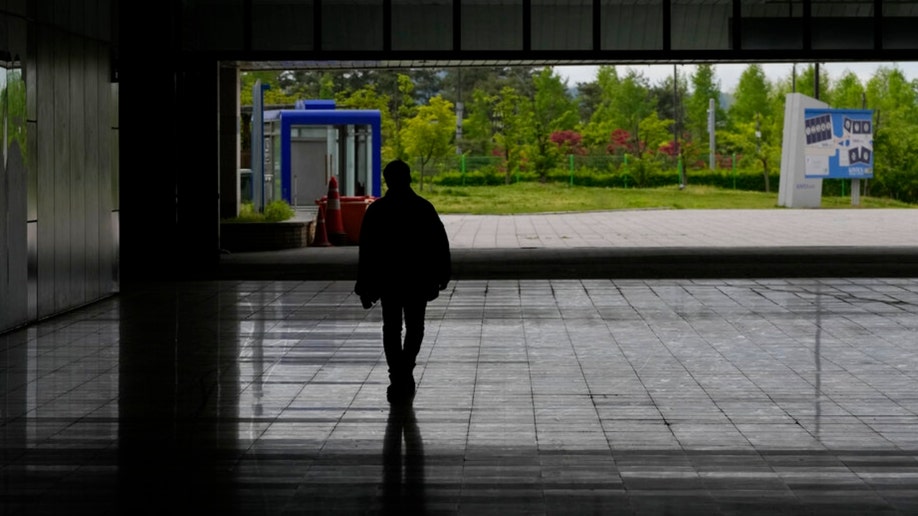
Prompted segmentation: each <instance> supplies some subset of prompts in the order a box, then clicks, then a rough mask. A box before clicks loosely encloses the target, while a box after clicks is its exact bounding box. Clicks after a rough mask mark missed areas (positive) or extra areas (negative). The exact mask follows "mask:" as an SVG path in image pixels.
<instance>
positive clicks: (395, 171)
mask: <svg viewBox="0 0 918 516" xmlns="http://www.w3.org/2000/svg"><path fill="white" fill-rule="evenodd" d="M383 179H385V180H386V186H388V187H389V188H390V189H392V188H405V187H407V186H408V185H410V184H411V168H410V167H408V164H407V163H405V162H404V161H402V160H400V159H396V160H392V161H390V162H389V164H388V165H386V168H385V169H384V170H383Z"/></svg>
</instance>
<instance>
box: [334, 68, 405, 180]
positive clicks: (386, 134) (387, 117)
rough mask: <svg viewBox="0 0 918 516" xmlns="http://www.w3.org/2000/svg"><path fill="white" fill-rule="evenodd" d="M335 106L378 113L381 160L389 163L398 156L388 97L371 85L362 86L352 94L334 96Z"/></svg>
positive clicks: (398, 138) (396, 139)
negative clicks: (373, 110) (370, 110)
mask: <svg viewBox="0 0 918 516" xmlns="http://www.w3.org/2000/svg"><path fill="white" fill-rule="evenodd" d="M335 104H336V105H337V106H338V107H339V108H342V109H375V110H378V111H379V117H380V131H381V132H382V159H383V161H384V162H388V161H391V160H393V159H395V158H396V156H397V155H398V149H396V147H395V145H396V144H397V143H398V142H399V141H401V140H400V137H399V135H398V134H397V132H396V129H395V121H393V120H392V114H391V113H390V112H389V96H388V95H381V94H380V93H379V92H377V91H376V87H375V86H372V85H368V86H364V87H363V88H360V89H359V90H357V91H353V92H339V93H338V94H337V95H335Z"/></svg>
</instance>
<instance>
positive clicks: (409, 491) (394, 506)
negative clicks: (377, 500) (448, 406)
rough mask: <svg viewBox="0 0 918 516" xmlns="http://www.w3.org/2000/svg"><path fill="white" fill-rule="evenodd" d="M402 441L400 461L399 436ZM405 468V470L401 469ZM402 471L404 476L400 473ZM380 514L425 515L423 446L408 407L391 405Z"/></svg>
mask: <svg viewBox="0 0 918 516" xmlns="http://www.w3.org/2000/svg"><path fill="white" fill-rule="evenodd" d="M403 435H404V440H405V454H404V461H403V459H402V436H403ZM403 466H404V468H403ZM403 472H404V477H403V476H402V473H403ZM383 512H384V513H385V514H424V513H425V512H426V510H425V503H424V443H423V442H422V440H421V432H420V431H419V430H418V423H417V420H416V419H415V418H414V408H413V407H412V406H411V405H410V404H404V405H403V404H394V405H392V406H391V408H390V410H389V419H388V421H387V422H386V437H385V441H384V442H383Z"/></svg>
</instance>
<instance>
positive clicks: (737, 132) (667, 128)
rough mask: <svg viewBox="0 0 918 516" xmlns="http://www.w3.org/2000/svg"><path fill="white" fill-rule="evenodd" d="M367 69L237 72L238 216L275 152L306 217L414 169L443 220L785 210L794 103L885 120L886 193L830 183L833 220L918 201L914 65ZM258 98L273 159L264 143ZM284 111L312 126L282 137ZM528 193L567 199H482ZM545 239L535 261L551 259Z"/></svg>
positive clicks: (272, 166) (272, 172) (258, 67)
mask: <svg viewBox="0 0 918 516" xmlns="http://www.w3.org/2000/svg"><path fill="white" fill-rule="evenodd" d="M361 64H362V63H356V62H355V63H347V62H328V63H321V62H318V63H317V62H311V63H304V64H301V65H299V66H297V65H296V64H295V63H291V62H285V63H283V64H279V63H271V62H259V63H240V64H239V70H240V82H239V84H240V94H239V98H240V99H241V102H240V104H241V106H240V117H241V120H242V123H241V124H240V128H241V131H242V134H241V138H240V140H239V141H241V142H242V143H241V145H240V149H239V154H240V161H241V163H242V166H241V169H242V170H241V172H240V177H239V182H240V184H241V189H242V192H243V195H242V196H241V197H240V199H239V204H240V206H242V205H243V204H244V203H246V202H251V195H252V192H253V189H252V181H253V179H252V178H253V177H254V176H253V174H252V173H251V170H252V169H253V168H255V167H254V165H253V161H252V159H253V155H255V154H259V151H261V159H263V160H264V163H265V165H264V166H265V169H264V172H263V176H262V177H263V179H262V181H264V183H263V185H264V186H263V189H264V192H266V194H265V195H266V197H265V199H268V200H270V199H283V200H285V201H286V202H288V203H290V204H292V205H293V207H294V208H295V209H296V210H299V211H302V210H304V209H307V208H308V207H315V206H317V205H318V204H319V200H320V199H321V197H322V196H323V195H325V192H326V187H327V183H328V180H329V178H330V177H332V176H337V177H338V186H339V189H340V192H341V194H342V195H347V196H354V195H367V196H379V195H381V194H382V192H383V190H384V187H383V185H381V184H380V183H381V180H380V178H379V175H378V171H379V168H381V166H382V165H384V164H385V163H386V162H388V161H390V160H392V159H396V158H398V159H403V160H405V161H407V162H409V163H410V165H411V166H412V168H413V170H414V173H415V187H416V189H418V190H420V191H421V192H422V194H423V195H426V196H430V197H432V198H433V202H435V204H437V203H440V205H439V206H438V208H439V209H440V211H441V214H494V215H497V214H507V215H509V214H525V213H529V214H532V213H542V212H577V211H588V210H622V209H635V208H655V209H679V208H699V209H766V208H776V207H778V202H777V200H778V196H779V190H780V182H781V167H782V164H781V159H782V156H781V153H782V147H783V141H782V139H783V138H784V123H785V120H784V118H785V113H784V109H785V98H786V96H787V94H789V93H793V92H797V93H802V94H804V95H807V96H810V97H813V98H816V99H820V100H822V101H825V102H826V103H827V104H828V105H830V106H832V107H837V108H846V109H866V110H871V111H872V116H873V117H874V120H873V124H874V126H875V127H876V128H877V130H876V131H877V132H876V137H875V140H876V149H875V170H876V174H875V178H873V179H869V180H865V181H860V182H858V183H853V182H852V181H850V180H846V179H826V180H823V181H822V195H823V207H826V208H849V207H853V208H890V207H909V206H911V205H913V204H914V203H916V202H918V191H916V190H915V189H914V188H913V186H912V184H913V182H914V177H918V169H915V167H914V166H912V165H911V164H909V163H907V162H906V161H905V160H903V159H902V158H901V157H902V156H907V155H909V154H910V153H911V152H910V150H909V148H908V145H910V144H909V143H908V142H909V141H911V137H910V134H911V128H912V127H913V126H914V123H916V122H918V116H916V114H918V102H916V95H915V87H914V84H915V82H916V81H918V64H916V63H913V62H905V63H894V62H830V63H792V62H785V63H705V64H689V63H679V64H624V65H612V64H608V65H603V64H581V63H565V64H551V63H533V62H528V63H522V62H503V63H501V62H492V63H472V62H469V63H465V62H458V63H441V64H440V65H438V64H436V63H433V64H427V63H423V62H417V63H410V64H415V65H416V66H411V67H399V66H396V65H394V64H388V65H380V66H376V67H367V66H363V67H361V66H360V65H361ZM399 64H401V65H405V63H399ZM256 83H257V84H260V85H262V86H261V87H262V90H261V91H263V106H262V110H263V115H262V116H263V123H264V131H263V135H262V136H260V137H263V138H264V143H263V145H262V149H259V148H258V147H257V146H253V145H252V137H251V135H252V134H253V133H252V131H251V128H252V120H253V115H252V114H253V113H254V112H255V111H254V108H253V105H252V104H253V102H255V101H253V100H252V99H253V91H254V90H253V88H254V87H255V85H256ZM265 84H267V85H268V87H264V85H265ZM310 103H314V104H317V105H321V106H323V107H325V108H330V109H331V110H332V111H334V110H340V112H339V113H338V114H339V115H341V116H342V117H345V116H350V115H347V113H360V112H366V113H378V114H379V128H378V131H375V130H374V127H373V126H371V125H360V124H359V123H358V124H353V123H347V122H346V121H345V123H339V122H336V121H332V123H328V124H326V125H322V124H319V125H313V126H310V125H304V123H303V118H302V117H305V116H307V113H309V110H308V109H306V106H307V105H308V104H310ZM712 107H713V109H712ZM296 109H300V111H299V114H297V113H298V112H297V111H296ZM279 113H283V114H284V116H288V117H293V116H297V117H300V118H299V119H297V120H296V121H294V122H291V123H290V124H288V127H291V128H292V129H290V130H288V131H287V133H285V134H284V135H281V129H280V128H281V127H282V125H283V124H280V123H278V121H279V120H280V118H281V116H280V115H279ZM325 122H328V121H325ZM323 123H324V122H323ZM291 124H292V125H291ZM336 124H337V125H336ZM376 132H378V134H376ZM371 144H372V145H376V146H378V149H379V150H378V151H373V150H372V149H373V147H372V146H371ZM285 146H286V147H285ZM288 147H289V148H288ZM377 153H378V154H377ZM284 159H286V160H287V162H284ZM306 163H309V165H306ZM304 170H311V171H313V172H311V173H306V172H303V171H304ZM307 179H308V180H307ZM527 186H532V187H536V186H538V187H540V188H543V189H544V188H551V187H554V189H553V190H550V191H549V192H548V193H542V197H538V196H536V197H526V198H525V199H524V200H522V201H521V200H513V199H514V197H513V196H512V195H510V196H509V197H507V198H506V199H510V200H504V199H505V198H503V197H502V198H501V200H499V201H497V202H494V201H492V208H491V209H487V208H482V205H481V204H480V203H476V202H475V200H476V199H477V198H480V197H481V198H483V197H485V195H484V194H485V192H487V195H488V196H492V195H495V194H494V192H502V193H505V192H509V191H511V190H512V189H514V188H518V189H523V188H526V187H527ZM853 189H856V190H853ZM584 191H586V194H584V193H583V192H584ZM575 193H576V195H575ZM599 193H601V194H602V195H594V194H599ZM638 193H640V194H643V195H641V196H640V197H639V200H629V199H631V198H632V197H635V196H636V195H637V194H638ZM527 195H529V194H527ZM578 195H579V197H578ZM721 195H729V196H730V198H729V200H723V199H720V198H719V196H721ZM584 196H586V197H590V198H591V200H590V201H589V202H590V203H589V204H584V203H585V202H586V201H584V200H583V199H584ZM744 196H745V197H744ZM855 196H857V203H858V204H856V205H852V202H853V201H854V197H855ZM568 197H570V200H569V201H570V202H566V200H567V199H568ZM597 197H598V200H596V199H594V198H597ZM492 198H493V197H492ZM629 203H631V204H629ZM638 203H640V204H638ZM310 216H312V212H311V213H310ZM561 238H564V237H563V236H562V237H561ZM532 240H533V241H534V243H533V242H530V243H528V244H527V243H523V244H521V247H539V246H540V244H539V242H538V239H532ZM674 244H675V243H674ZM307 245H308V242H307ZM598 245H602V244H601V243H600V244H598Z"/></svg>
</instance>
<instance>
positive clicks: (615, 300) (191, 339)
mask: <svg viewBox="0 0 918 516" xmlns="http://www.w3.org/2000/svg"><path fill="white" fill-rule="evenodd" d="M899 211H901V213H895V214H889V213H888V212H885V211H884V212H880V215H882V217H887V216H888V217H903V219H902V220H903V221H902V222H901V224H902V225H901V226H897V227H896V228H893V227H891V224H892V223H891V222H890V220H891V219H890V218H882V217H880V215H874V214H873V212H872V211H858V212H857V214H858V215H860V214H862V213H867V214H869V215H868V216H877V217H880V218H879V219H870V220H871V221H872V222H870V223H869V224H868V223H867V222H864V220H862V219H859V220H858V222H850V223H848V222H846V224H847V225H846V226H845V227H846V228H848V229H849V230H850V229H853V228H862V229H863V231H861V232H855V233H857V234H859V235H861V236H860V237H859V238H861V239H862V240H844V239H842V237H844V235H845V234H847V233H848V231H845V230H839V231H838V232H837V233H835V234H836V235H837V237H834V238H839V239H842V240H841V241H838V240H835V239H834V238H833V239H828V238H826V240H818V238H820V237H819V235H822V234H823V232H824V231H829V229H828V228H826V227H823V228H822V230H820V231H816V230H815V229H812V228H811V229H807V230H805V231H804V230H802V233H803V234H805V235H809V236H808V237H807V238H809V239H810V243H811V244H814V246H810V247H820V244H821V243H823V242H824V243H826V245H825V246H823V247H822V249H823V251H824V252H825V253H832V252H836V251H837V250H838V249H840V248H842V247H846V246H851V245H853V246H854V247H855V249H862V250H863V249H872V250H873V251H871V252H876V253H880V252H881V251H882V252H890V251H891V250H894V248H896V247H897V246H899V248H900V249H904V250H906V251H907V250H908V246H912V245H915V244H916V242H915V235H914V232H913V231H909V229H910V228H911V227H914V226H909V224H910V223H911V222H910V221H911V219H909V217H910V216H912V215H910V213H911V212H909V211H902V210H899ZM812 213H813V214H814V215H815V216H816V217H821V216H822V214H823V213H826V212H823V211H814V212H812ZM904 214H907V215H904ZM639 215H645V216H648V217H650V218H645V219H640V218H637V219H633V220H630V219H629V220H630V222H627V221H623V220H621V219H618V218H617V217H613V216H612V215H609V214H596V215H591V214H584V215H582V216H581V217H580V218H577V217H568V216H556V217H552V216H538V217H529V216H527V217H513V218H490V217H483V218H476V217H466V216H449V217H444V218H445V221H446V225H447V227H448V229H449V232H450V235H451V237H452V238H453V245H454V248H455V249H456V251H457V256H460V257H461V259H464V260H472V259H477V260H478V261H479V262H481V263H485V264H487V263H488V262H490V263H491V265H492V266H494V267H496V266H497V264H498V263H501V261H502V260H503V259H504V258H505V257H507V256H509V254H508V253H511V252H513V251H520V250H519V249H514V248H513V246H512V241H513V238H517V242H519V238H520V236H519V235H527V234H529V233H528V231H530V229H526V228H532V227H535V228H539V229H538V231H537V233H538V234H539V235H541V236H539V238H538V240H539V242H541V243H540V244H538V245H544V246H550V245H559V246H560V245H579V243H586V242H591V241H592V240H591V239H592V238H594V237H592V236H590V234H588V231H592V232H593V233H594V234H596V235H599V234H602V235H607V236H604V237H603V238H608V239H610V240H612V239H613V237H611V236H608V233H609V232H611V231H613V228H619V231H625V229H626V228H630V230H629V231H630V234H632V235H635V236H634V238H635V239H638V238H646V239H648V240H642V241H641V242H643V244H642V245H647V246H649V245H650V244H649V242H650V240H652V239H655V238H663V239H664V240H661V242H662V243H663V244H666V243H667V242H669V241H668V240H665V239H666V238H670V237H672V238H674V239H675V235H676V234H679V233H680V232H687V231H689V230H690V228H694V229H695V231H696V233H695V235H696V237H692V238H688V237H687V238H686V240H685V241H684V242H685V244H686V245H688V243H689V242H691V243H692V245H693V247H695V248H698V247H704V246H705V245H707V246H708V247H707V249H716V247H717V246H714V245H713V244H711V243H710V240H701V239H699V238H698V237H697V235H699V234H702V233H704V232H698V228H699V223H700V220H701V219H700V218H699V217H701V215H696V214H694V212H684V213H681V212H675V211H672V212H669V211H667V212H653V213H643V212H635V213H626V214H622V217H638V216H639ZM676 215H679V216H683V217H686V218H687V219H690V222H691V223H689V222H685V224H684V225H680V224H682V223H680V222H679V221H678V217H677V218H665V217H673V216H676ZM713 215H717V214H713ZM594 216H595V217H596V219H595V220H593V221H592V222H589V223H587V224H583V222H584V221H585V220H586V219H588V218H590V217H594ZM781 216H783V215H781ZM843 216H845V217H847V216H848V215H847V214H845V215H843ZM658 217H664V218H663V219H660V218H658ZM651 218H652V219H651ZM702 218H703V217H702ZM715 218H716V217H715ZM752 218H753V219H754V218H755V217H752ZM740 219H741V217H738V216H737V217H734V220H735V221H736V220H740ZM641 220H643V221H644V222H643V224H639V222H640V221H641ZM651 220H653V221H655V222H653V223H651V222H650V221H651ZM573 221H577V223H576V224H574V223H573ZM715 222H716V221H715V220H713V219H710V220H708V221H707V222H706V223H703V224H701V227H702V228H704V229H705V230H706V231H708V232H709V236H710V238H711V239H713V238H715V236H716V235H720V234H722V233H727V232H728V233H731V234H734V235H736V233H737V232H738V229H737V227H736V225H735V224H734V225H733V226H732V229H731V231H726V230H724V229H723V228H722V227H718V226H716V224H715ZM745 222H750V223H752V222H751V221H750V220H745ZM829 222H830V221H828V220H824V222H823V226H825V225H826V224H828V223H829ZM832 222H837V219H832ZM721 223H722V224H723V223H724V222H723V220H722V219H721ZM544 224H548V225H549V226H550V227H551V228H553V230H552V231H548V230H544V231H543V229H541V228H543V227H544ZM603 224H605V226H603ZM756 224H758V225H756V226H754V227H753V229H755V231H751V232H750V233H751V234H750V235H747V236H744V237H739V236H734V237H733V238H734V240H733V242H735V243H736V245H740V246H750V245H752V246H753V248H754V247H755V246H760V247H759V252H761V253H765V252H766V248H765V246H766V243H767V242H764V241H755V240H751V239H753V238H755V237H754V236H753V235H759V236H760V237H762V238H764V237H763V235H766V234H770V235H773V236H780V235H783V234H784V233H783V232H781V231H777V230H774V231H771V233H767V231H769V230H768V228H769V227H771V226H773V225H776V219H768V220H765V221H759V222H756ZM861 224H865V226H863V227H862V226H861ZM870 224H872V225H874V226H877V227H875V230H874V231H870V230H869V228H868V227H867V226H869V225H870ZM504 228H514V229H513V231H510V230H509V229H504ZM573 228H577V230H578V231H580V232H581V233H580V236H578V237H575V238H563V235H567V234H568V233H572V232H573V231H574V229H573ZM486 234H491V235H493V236H488V237H485V236H484V235H486ZM509 234H515V235H518V236H517V237H509V236H497V235H509ZM665 234H670V237H664V236H660V235H665ZM551 235H554V236H551ZM559 235H561V236H559ZM641 235H643V236H641ZM653 235H655V236H653ZM621 236H622V235H619V237H621ZM556 237H557V238H556ZM619 237H615V238H614V239H616V240H617V239H618V238H619ZM595 238H597V239H598V238H599V237H598V236H596V237H595ZM725 238H726V237H725ZM852 238H853V237H852ZM672 242H678V241H677V240H673V241H672ZM858 242H860V243H858ZM896 242H899V244H897V243H896ZM796 243H799V241H798V242H796ZM861 243H863V245H864V246H865V247H860V248H859V247H857V246H858V245H861ZM466 244H467V245H469V246H471V247H467V248H463V247H462V246H463V245H466ZM498 244H499V245H507V246H509V247H506V248H500V247H488V246H497V245H498ZM773 244H774V242H771V243H770V244H769V245H773ZM900 244H901V245H900ZM594 245H597V246H600V245H604V244H602V242H600V241H598V240H597V241H595V242H594ZM718 245H728V244H727V243H726V241H724V242H721V243H719V244H718ZM475 246H482V247H475ZM502 249H503V250H502ZM594 249H603V247H595V248H591V247H581V248H580V252H583V253H587V254H588V253H589V252H591V251H592V250H594ZM317 252H318V253H328V254H326V255H325V256H338V257H339V259H340V257H342V256H347V255H348V253H352V252H353V248H346V249H309V250H306V251H301V252H300V254H299V255H298V256H299V258H300V259H309V256H315V255H316V253H317ZM623 252H625V253H626V254H627V253H628V249H625V250H624V251H623ZM335 253H337V254H335ZM463 253H466V254H463ZM281 254H283V253H281ZM868 254H869V253H868ZM254 255H255V256H254V257H250V261H249V262H247V263H248V265H249V266H251V265H252V264H255V263H258V261H259V260H260V261H261V263H262V264H265V266H266V267H276V266H278V264H283V262H284V260H293V258H291V257H290V256H289V255H284V256H279V257H278V256H267V255H261V254H259V253H254ZM565 256H566V257H567V258H570V257H571V256H574V255H565ZM631 256H632V258H631V259H632V260H633V261H635V262H640V261H641V260H642V259H644V258H641V256H640V255H636V254H635V255H631ZM699 256H701V257H702V258H703V259H707V260H708V261H714V262H716V261H717V259H718V258H717V255H716V253H710V254H704V253H702V254H700V255H699ZM475 257H477V258H475ZM232 258H237V259H238V258H240V257H239V256H234V257H232ZM323 259H324V260H327V259H326V258H323ZM238 263H241V264H243V265H244V264H246V262H245V261H244V260H241V261H240V262H238ZM330 263H331V262H328V261H325V262H323V261H322V260H318V261H314V262H310V266H311V267H313V268H321V267H330V265H329V264H330ZM532 264H533V269H532V270H535V271H537V270H539V268H540V267H541V268H542V270H551V267H552V266H553V264H552V263H550V262H538V261H534V262H532ZM240 270H241V269H240ZM342 270H344V269H342ZM496 270H502V271H504V272H506V271H507V269H499V268H498V269H496ZM237 272H238V271H237ZM470 276H471V275H470ZM352 288H353V281H352V280H349V279H334V278H327V279H315V278H314V279H309V280H297V279H286V280H274V279H257V280H252V279H223V280H200V281H184V282H177V283H165V282H164V283H158V284H146V283H135V284H126V285H123V287H122V292H121V293H120V294H119V295H116V296H113V297H111V298H109V299H106V300H103V301H100V302H97V303H94V304H92V305H89V306H86V307H83V308H81V309H78V310H75V311H73V312H70V313H67V314H64V315H61V316H59V317H55V318H52V319H48V320H45V321H42V322H39V323H37V324H33V325H31V326H29V327H26V328H22V329H20V330H17V331H13V332H9V333H6V334H3V335H0V379H2V383H0V387H2V391H0V392H2V399H0V409H2V413H0V416H2V417H0V430H2V433H0V436H2V437H0V439H2V441H0V442H2V447H0V450H2V453H0V507H2V511H0V513H2V514H4V515H13V514H68V515H71V514H92V515H100V514H117V515H124V514H130V515H134V514H156V515H161V514H177V513H182V512H186V511H188V510H189V509H190V510H192V513H196V514H221V515H237V514H238V515H262V514H263V515H274V514H285V515H296V514H348V515H350V514H412V515H414V514H462V515H466V514H467V515H479V514H497V515H500V516H505V515H509V514H526V515H529V514H535V515H542V514H558V515H569V514H604V515H605V514H611V515H617V514H621V515H664V514H665V515H746V514H761V515H833V516H834V515H859V516H860V515H872V514H901V515H909V514H918V338H916V335H918V277H887V276H876V277H864V276H859V277H846V276H838V277H812V278H808V277H796V278H779V277H745V278H730V277H720V278H716V277H715V278H710V277H704V278H653V277H645V278H630V279H624V278H598V277H591V278H564V279H545V278H542V279H540V278H531V279H519V278H515V277H512V275H510V274H508V277H506V278H474V277H460V278H458V279H457V280H456V281H453V282H451V283H450V285H449V288H448V289H447V290H446V291H444V292H443V293H442V295H441V297H440V298H439V299H437V300H436V301H434V302H432V303H431V304H430V306H429V307H428V313H427V328H426V337H425V341H424V344H423V346H422V348H421V355H420V356H419V361H418V367H417V369H416V371H415V377H416V379H417V387H418V390H417V395H416V397H415V399H414V401H413V403H412V404H411V405H407V406H399V405H394V406H392V405H390V404H389V403H388V402H387V401H386V386H387V384H388V379H387V370H386V369H387V368H386V363H385V357H384V354H383V350H382V345H381V311H380V308H379V306H376V307H374V308H372V309H371V310H364V309H362V308H361V306H360V303H359V300H358V299H357V298H356V296H355V295H354V294H353V293H352V292H351V290H352Z"/></svg>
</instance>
